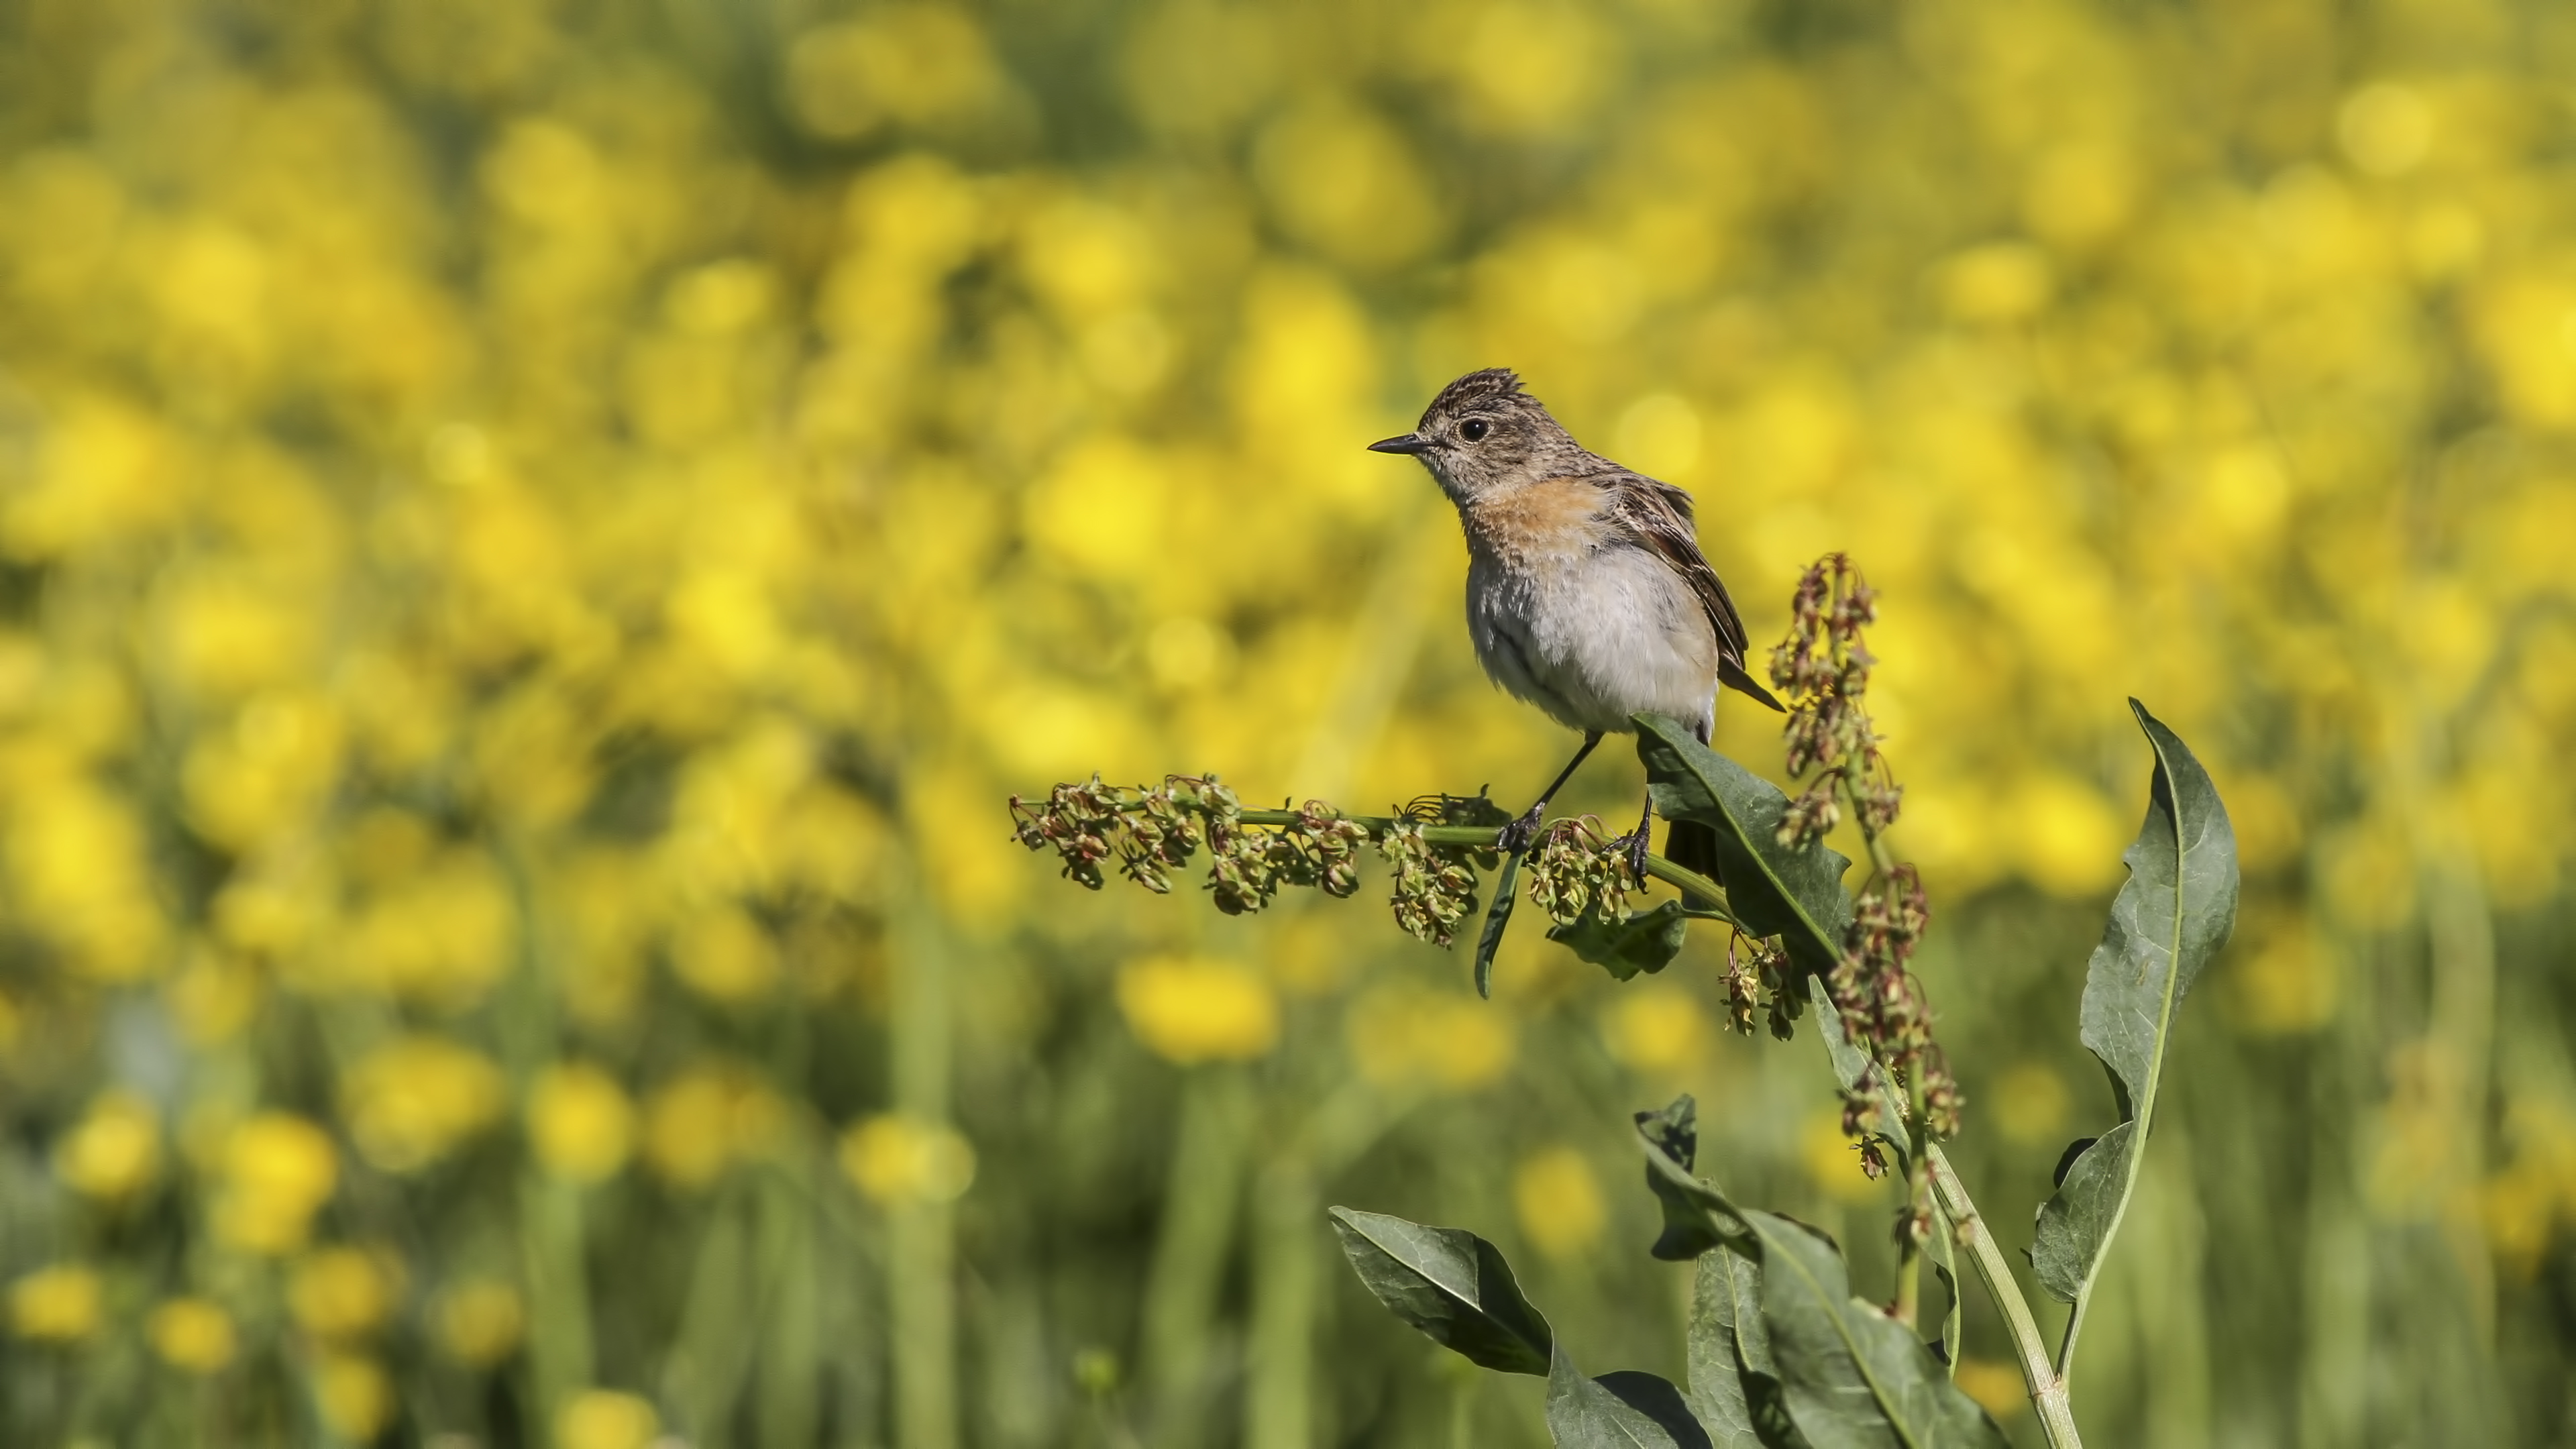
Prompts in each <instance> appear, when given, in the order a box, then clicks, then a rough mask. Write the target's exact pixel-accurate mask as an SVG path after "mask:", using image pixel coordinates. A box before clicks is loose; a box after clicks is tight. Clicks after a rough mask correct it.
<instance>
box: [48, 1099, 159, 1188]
mask: <svg viewBox="0 0 2576 1449" xmlns="http://www.w3.org/2000/svg"><path fill="white" fill-rule="evenodd" d="M160 1168H161V1121H160V1118H159V1117H158V1116H157V1115H155V1114H154V1112H153V1110H152V1104H151V1103H149V1102H147V1101H145V1100H144V1099H143V1098H142V1097H140V1096H137V1095H136V1094H134V1093H132V1092H125V1091H114V1092H103V1093H101V1094H100V1095H99V1098H98V1100H97V1101H95V1102H92V1103H91V1104H90V1108H89V1113H88V1115H87V1116H85V1117H83V1118H82V1119H81V1121H80V1123H79V1125H77V1126H75V1127H73V1128H72V1130H71V1131H70V1132H68V1133H66V1134H64V1137H63V1140H62V1141H61V1142H60V1143H59V1144H57V1145H56V1147H55V1148H54V1171H56V1172H58V1173H60V1174H62V1179H63V1181H65V1182H67V1183H69V1184H71V1186H72V1190H73V1191H75V1192H78V1193H81V1194H83V1195H84V1196H88V1197H94V1198H100V1199H103V1200H106V1201H111V1202H112V1201H116V1200H118V1199H122V1198H128V1197H132V1196H133V1195H134V1194H135V1193H137V1192H140V1191H142V1190H143V1188H145V1187H146V1186H148V1185H149V1184H150V1183H151V1181H152V1179H153V1178H154V1177H155V1176H156V1175H157V1174H158V1173H159V1172H160Z"/></svg>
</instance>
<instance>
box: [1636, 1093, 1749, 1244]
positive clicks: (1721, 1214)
mask: <svg viewBox="0 0 2576 1449" xmlns="http://www.w3.org/2000/svg"><path fill="white" fill-rule="evenodd" d="M1637 1135H1638V1136H1639V1137H1641V1138H1643V1139H1644V1140H1645V1144H1646V1186H1647V1188H1648V1189H1650V1190H1651V1191H1653V1193H1654V1194H1655V1197H1656V1199H1657V1200H1658V1201H1660V1202H1661V1203H1662V1204H1663V1207H1664V1233H1663V1236H1662V1237H1659V1238H1657V1239H1655V1246H1654V1247H1653V1248H1652V1249H1650V1250H1649V1251H1651V1252H1652V1253H1653V1254H1654V1255H1655V1256H1656V1257H1658V1258H1661V1259H1663V1260H1664V1261H1665V1262H1667V1263H1687V1262H1689V1261H1690V1260H1691V1259H1693V1258H1696V1257H1698V1256H1699V1255H1700V1254H1702V1253H1705V1252H1707V1251H1708V1250H1709V1249H1711V1248H1713V1247H1715V1246H1717V1243H1718V1240H1719V1238H1720V1237H1721V1236H1722V1234H1723V1233H1724V1232H1725V1231H1728V1230H1730V1229H1731V1230H1733V1231H1738V1232H1740V1231H1742V1225H1741V1224H1739V1223H1737V1222H1736V1220H1735V1207H1734V1205H1733V1204H1731V1203H1729V1202H1728V1201H1727V1200H1726V1199H1725V1198H1723V1197H1721V1196H1719V1195H1718V1191H1717V1189H1715V1188H1713V1187H1711V1186H1709V1185H1708V1184H1707V1183H1705V1182H1702V1181H1700V1180H1699V1179H1698V1178H1696V1177H1693V1176H1691V1162H1692V1160H1693V1159H1694V1158H1696V1157H1697V1156H1698V1153H1699V1104H1698V1103H1697V1102H1696V1101H1694V1100H1692V1098H1691V1095H1690V1094H1689V1093H1687V1092H1685V1093H1683V1094H1682V1095H1680V1096H1678V1097H1675V1098H1674V1099H1673V1104H1672V1105H1671V1106H1669V1107H1666V1108H1665V1109H1664V1110H1662V1111H1660V1112H1640V1113H1638V1114H1637Z"/></svg>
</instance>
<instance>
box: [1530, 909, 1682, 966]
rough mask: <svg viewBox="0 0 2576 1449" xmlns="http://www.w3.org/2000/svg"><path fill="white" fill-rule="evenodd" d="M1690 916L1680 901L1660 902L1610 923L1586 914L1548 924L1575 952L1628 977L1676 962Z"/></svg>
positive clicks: (1557, 938) (1555, 938) (1554, 936)
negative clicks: (1564, 922)
mask: <svg viewBox="0 0 2576 1449" xmlns="http://www.w3.org/2000/svg"><path fill="white" fill-rule="evenodd" d="M1689 929H1690V918H1689V917H1688V916H1685V915H1684V914H1682V903H1681V902H1679V901H1663V902H1659V903H1658V904H1657V905H1656V906H1655V908H1654V909H1653V910H1650V911H1630V912H1629V913H1628V914H1627V916H1626V918H1625V919H1622V920H1619V921H1615V922H1613V923H1611V924H1609V925H1607V926H1605V925H1602V924H1600V923H1599V922H1597V921H1595V920H1593V919H1592V918H1591V917H1589V916H1586V917H1584V918H1583V919H1582V920H1579V921H1576V922H1575V923H1574V924H1572V925H1570V926H1554V927H1551V928H1549V930H1548V933H1547V938H1548V939H1549V940H1551V941H1556V942H1559V943H1561V944H1563V945H1565V946H1568V947H1571V948H1572V949H1573V951H1574V954H1575V955H1577V956H1580V957H1582V958H1583V959H1584V960H1586V961H1589V962H1591V963H1592V964H1593V965H1595V966H1598V967H1600V968H1601V969H1602V970H1604V971H1607V972H1609V973H1610V974H1611V975H1612V976H1613V977H1615V978H1617V979H1618V980H1621V981H1625V980H1628V979H1629V978H1630V977H1633V976H1635V975H1636V974H1637V973H1638V972H1640V971H1643V972H1645V973H1646V974H1648V975H1650V976H1651V975H1653V974H1654V973H1655V972H1658V971H1661V970H1663V969H1664V968H1665V967H1667V966H1669V965H1671V964H1673V958H1674V957H1675V956H1678V955H1680V954H1681V952H1682V935H1683V933H1684V932H1686V931H1688V930H1689Z"/></svg>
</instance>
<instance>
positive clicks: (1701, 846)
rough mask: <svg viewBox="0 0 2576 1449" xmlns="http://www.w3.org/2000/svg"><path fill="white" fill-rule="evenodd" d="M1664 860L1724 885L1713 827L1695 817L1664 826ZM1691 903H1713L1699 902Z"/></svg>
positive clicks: (1710, 902) (1713, 903)
mask: <svg viewBox="0 0 2576 1449" xmlns="http://www.w3.org/2000/svg"><path fill="white" fill-rule="evenodd" d="M1664 859H1666V860H1669V861H1671V862H1672V863H1673V864H1675V865H1678V866H1680V867H1681V868H1682V869H1684V870H1690V871H1697V872H1699V873H1700V874H1701V875H1704V876H1707V877H1708V878H1709V879H1710V880H1713V881H1716V882H1717V883H1718V884H1719V885H1724V884H1726V880H1725V878H1724V877H1722V876H1720V875H1719V874H1718V868H1717V829H1716V827H1714V826H1710V825H1703V824H1701V823H1700V822H1698V821H1696V820H1675V821H1672V822H1670V823H1669V824H1668V825H1667V826H1666V827H1665V829H1664ZM1693 904H1699V905H1715V904H1717V903H1716V902H1715V901H1703V902H1693Z"/></svg>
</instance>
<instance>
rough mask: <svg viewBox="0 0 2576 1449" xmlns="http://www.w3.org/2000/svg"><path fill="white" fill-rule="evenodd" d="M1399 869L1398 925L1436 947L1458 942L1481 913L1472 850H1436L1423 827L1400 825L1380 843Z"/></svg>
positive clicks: (1408, 822) (1410, 822) (1403, 822)
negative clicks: (1424, 835) (1462, 928)
mask: <svg viewBox="0 0 2576 1449" xmlns="http://www.w3.org/2000/svg"><path fill="white" fill-rule="evenodd" d="M1379 849H1380V850H1382V851H1384V852H1385V854H1386V858H1387V863H1388V864H1390V865H1392V866H1394V867H1395V902H1394V904H1395V923H1396V924H1397V925H1399V926H1402V927H1403V928H1404V929H1405V930H1406V931H1408V932H1410V933H1411V934H1412V935H1413V936H1414V937H1416V938H1417V939H1420V940H1424V941H1428V942H1430V943H1431V944H1432V945H1434V946H1446V945H1448V944H1449V943H1450V942H1452V941H1455V940H1457V939H1458V927H1459V926H1460V925H1461V924H1463V923H1464V922H1465V921H1466V920H1467V918H1468V917H1470V916H1473V915H1474V914H1475V913H1476V869H1475V863H1474V860H1473V855H1474V852H1473V851H1472V849H1471V848H1468V847H1461V846H1441V845H1433V844H1431V843H1430V842H1428V841H1426V840H1424V839H1423V838H1422V825H1421V823H1420V822H1419V821H1413V820H1399V821H1397V822H1395V824H1394V825H1393V826H1392V827H1391V828H1390V829H1389V830H1388V831H1387V833H1386V838H1385V839H1384V840H1382V841H1380V842H1379Z"/></svg>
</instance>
